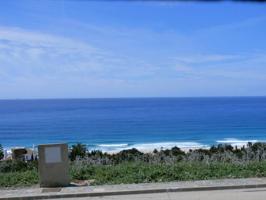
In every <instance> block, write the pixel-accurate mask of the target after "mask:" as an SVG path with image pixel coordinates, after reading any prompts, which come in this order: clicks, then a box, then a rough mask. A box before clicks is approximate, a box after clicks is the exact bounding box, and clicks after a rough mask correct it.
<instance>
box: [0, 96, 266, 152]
mask: <svg viewBox="0 0 266 200" xmlns="http://www.w3.org/2000/svg"><path fill="white" fill-rule="evenodd" d="M247 141H266V97H224V98H221V97H219V98H218V97H217V98H121V99H58V100H1V101H0V143H1V144H2V145H3V146H4V147H5V148H9V147H14V146H28V147H31V146H32V145H33V144H34V145H37V144H41V143H56V142H68V143H69V144H72V143H76V142H82V143H85V144H87V145H88V147H89V148H91V149H93V148H96V149H101V150H104V151H114V150H121V149H126V148H132V147H136V148H139V149H144V150H145V149H149V148H150V149H152V148H160V147H164V148H167V147H172V146H175V145H177V146H180V147H187V148H190V147H191V148H192V147H204V146H209V145H212V144H216V143H232V144H233V145H239V144H243V143H246V142H247Z"/></svg>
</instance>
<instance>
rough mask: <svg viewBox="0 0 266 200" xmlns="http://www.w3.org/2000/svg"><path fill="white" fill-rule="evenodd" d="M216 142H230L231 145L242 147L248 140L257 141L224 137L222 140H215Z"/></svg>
mask: <svg viewBox="0 0 266 200" xmlns="http://www.w3.org/2000/svg"><path fill="white" fill-rule="evenodd" d="M216 142H217V143H219V144H230V145H232V146H237V147H243V146H246V145H247V143H248V142H252V143H255V142H259V141H258V140H239V139H236V138H225V139H223V140H217V141H216ZM261 142H262V141H261Z"/></svg>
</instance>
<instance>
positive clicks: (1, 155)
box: [0, 144, 4, 160]
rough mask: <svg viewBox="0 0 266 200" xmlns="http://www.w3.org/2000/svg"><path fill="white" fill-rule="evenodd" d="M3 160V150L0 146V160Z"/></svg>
mask: <svg viewBox="0 0 266 200" xmlns="http://www.w3.org/2000/svg"><path fill="white" fill-rule="evenodd" d="M3 158H4V149H3V146H2V145H1V144H0V160H2V159H3Z"/></svg>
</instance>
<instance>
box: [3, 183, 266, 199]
mask: <svg viewBox="0 0 266 200" xmlns="http://www.w3.org/2000/svg"><path fill="white" fill-rule="evenodd" d="M252 188H266V184H251V185H233V186H232V185H231V186H199V187H184V188H181V187H176V188H175V187H172V188H163V189H160V188H157V189H143V190H124V191H106V192H85V193H63V194H47V195H45V194H43V195H34V196H18V197H5V198H1V197H0V200H33V199H56V198H78V197H102V196H115V195H133V194H154V193H167V192H192V191H214V190H230V189H252Z"/></svg>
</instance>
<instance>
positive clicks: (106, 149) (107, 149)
mask: <svg viewBox="0 0 266 200" xmlns="http://www.w3.org/2000/svg"><path fill="white" fill-rule="evenodd" d="M249 142H251V143H256V142H266V140H256V139H253V140H240V139H236V138H224V139H222V140H217V141H216V142H215V143H213V144H203V143H199V142H193V141H184V142H181V141H178V142H176V141H171V142H154V143H152V142H147V143H136V144H128V143H102V144H86V143H82V142H80V143H82V144H84V145H86V147H87V151H96V150H97V151H101V152H103V153H107V154H116V153H119V152H120V151H123V150H129V149H137V150H138V151H140V152H143V153H152V152H153V151H154V150H155V149H156V150H158V151H160V150H167V149H171V148H173V147H178V148H180V149H181V150H182V151H184V152H189V151H190V150H196V149H209V148H210V147H211V146H213V145H214V146H215V145H218V144H228V145H231V146H233V147H238V148H241V147H245V146H246V145H247V143H249ZM74 144H77V143H72V142H71V143H68V145H69V148H71V146H72V145H74ZM37 147H38V145H34V144H33V145H32V146H29V145H25V146H22V145H21V146H12V147H4V152H5V154H6V155H10V154H11V153H12V152H11V151H12V149H16V148H27V149H31V150H33V151H35V152H37V151H38V150H37Z"/></svg>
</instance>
